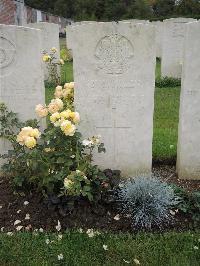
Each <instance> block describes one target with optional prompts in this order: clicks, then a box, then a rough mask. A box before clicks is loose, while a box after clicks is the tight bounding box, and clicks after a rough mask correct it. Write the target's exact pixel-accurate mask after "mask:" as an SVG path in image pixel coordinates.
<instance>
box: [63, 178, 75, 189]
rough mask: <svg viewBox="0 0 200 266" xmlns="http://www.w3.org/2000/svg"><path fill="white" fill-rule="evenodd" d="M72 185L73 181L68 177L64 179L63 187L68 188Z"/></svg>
mask: <svg viewBox="0 0 200 266" xmlns="http://www.w3.org/2000/svg"><path fill="white" fill-rule="evenodd" d="M73 185H74V182H73V181H72V180H70V179H68V178H65V179H64V187H65V188H67V189H70V188H71V187H72V186H73Z"/></svg>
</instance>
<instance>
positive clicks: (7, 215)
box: [0, 166, 200, 232]
mask: <svg viewBox="0 0 200 266" xmlns="http://www.w3.org/2000/svg"><path fill="white" fill-rule="evenodd" d="M154 173H155V175H156V176H159V177H160V178H162V179H163V180H164V181H166V182H169V183H175V184H177V185H179V186H181V187H184V188H186V189H187V190H190V191H191V190H199V189H200V181H185V180H178V179H177V176H176V173H175V167H174V166H156V167H155V168H154ZM25 201H28V202H29V204H28V205H24V202H25ZM26 214H29V215H30V219H29V220H25V217H26ZM117 214H118V211H117V209H116V208H115V207H114V206H112V205H107V206H105V205H104V206H103V205H99V206H97V207H96V208H95V207H92V206H91V205H90V204H89V203H88V202H85V201H83V202H80V203H79V204H78V205H77V206H76V207H75V209H74V210H73V211H72V212H71V213H69V214H68V215H66V216H65V217H63V216H62V215H60V214H59V212H58V211H53V210H51V209H48V208H47V206H46V205H45V203H44V200H43V198H42V195H40V194H38V193H29V194H27V195H21V196H20V195H17V194H14V193H13V189H12V187H11V184H10V182H9V179H6V178H0V229H1V231H13V230H16V227H17V226H20V225H22V226H23V229H22V230H31V231H32V230H34V229H39V228H43V229H44V230H45V231H46V230H52V231H55V226H56V225H57V223H58V220H59V221H60V223H61V226H62V230H64V229H68V228H85V229H88V228H97V229H103V230H106V231H113V232H116V231H123V232H125V231H132V230H133V228H131V223H130V220H129V218H127V217H120V219H119V220H116V219H114V217H115V216H116V215H117ZM16 220H20V221H21V223H19V224H18V225H17V226H14V222H15V221H16ZM189 223H190V218H189V217H185V216H183V215H180V214H179V213H177V214H176V215H175V218H174V224H173V225H171V226H170V227H166V228H165V229H164V230H171V229H176V230H179V231H180V230H186V229H188V228H189Z"/></svg>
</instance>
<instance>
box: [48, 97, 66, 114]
mask: <svg viewBox="0 0 200 266" xmlns="http://www.w3.org/2000/svg"><path fill="white" fill-rule="evenodd" d="M62 109H63V101H62V100H61V99H58V98H56V99H53V100H51V102H50V104H49V106H48V110H49V112H50V113H51V114H53V113H56V112H58V111H60V110H62Z"/></svg>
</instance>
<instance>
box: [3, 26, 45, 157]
mask: <svg viewBox="0 0 200 266" xmlns="http://www.w3.org/2000/svg"><path fill="white" fill-rule="evenodd" d="M0 102H4V103H5V104H6V105H7V106H8V108H9V109H10V110H12V111H14V112H16V113H18V114H19V117H20V119H21V120H23V121H25V120H27V119H32V118H35V105H36V104H38V103H45V91H44V84H43V71H42V64H41V31H40V30H36V29H30V28H25V27H18V26H7V25H0ZM7 148H8V146H7V144H6V143H5V142H4V141H2V140H0V153H5V152H6V151H7Z"/></svg>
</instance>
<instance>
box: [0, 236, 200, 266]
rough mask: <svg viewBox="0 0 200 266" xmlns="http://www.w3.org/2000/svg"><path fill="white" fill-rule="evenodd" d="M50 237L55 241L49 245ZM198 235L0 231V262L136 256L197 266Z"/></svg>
mask: <svg viewBox="0 0 200 266" xmlns="http://www.w3.org/2000/svg"><path fill="white" fill-rule="evenodd" d="M47 238H48V239H49V240H50V241H54V242H53V243H51V244H46V242H45V241H46V239H47ZM199 238H200V234H199V233H198V232H197V233H190V232H186V233H181V234H179V233H165V234H142V233H141V234H137V235H129V234H118V235H116V234H102V235H99V236H96V237H94V238H89V237H88V236H87V235H86V234H80V233H77V232H68V233H65V234H63V239H62V240H61V241H58V240H57V238H56V235H55V234H53V233H51V234H47V235H46V234H40V235H38V236H34V235H32V234H30V233H16V234H15V235H13V236H9V237H8V236H7V235H5V234H0V265H1V266H3V265H13V266H14V265H17V266H18V265H20V266H22V265H24V266H25V265H29V266H31V265H34V266H40V265H48V266H50V265H69V266H73V265H74V266H79V265H86V266H92V265H95V266H96V265H108V266H110V265H127V264H128V265H137V264H136V263H135V262H134V259H137V260H139V262H140V265H143V266H145V265H150V266H154V265H155V266H165V265H166V266H178V265H179V266H190V265H191V266H197V265H199V262H200V252H199V250H198V249H197V248H195V247H199V248H200V242H199ZM103 245H107V247H108V250H104V249H103ZM59 254H63V257H64V259H63V260H61V261H58V259H57V256H58V255H59ZM125 261H126V262H125ZM127 262H130V263H127Z"/></svg>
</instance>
